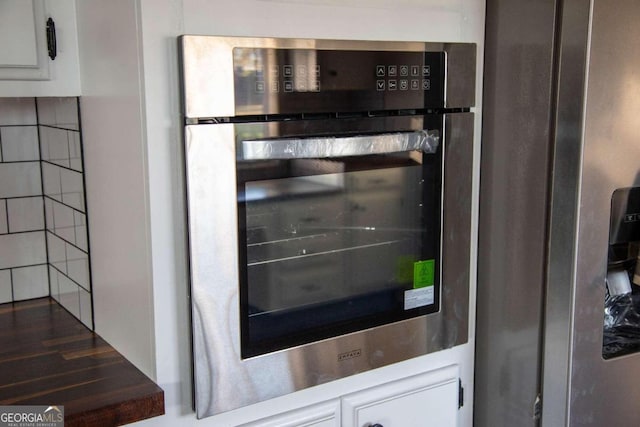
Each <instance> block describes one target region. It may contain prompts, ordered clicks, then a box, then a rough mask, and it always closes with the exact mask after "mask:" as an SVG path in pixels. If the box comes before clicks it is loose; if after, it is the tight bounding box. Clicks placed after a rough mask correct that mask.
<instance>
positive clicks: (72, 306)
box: [58, 274, 80, 319]
mask: <svg viewBox="0 0 640 427" xmlns="http://www.w3.org/2000/svg"><path fill="white" fill-rule="evenodd" d="M58 283H59V285H60V299H59V300H58V302H59V303H60V305H62V306H63V307H64V308H66V309H67V310H69V312H70V313H71V314H73V315H74V316H75V317H77V318H78V319H79V318H80V295H79V294H78V289H79V287H78V285H76V284H75V283H73V282H72V281H71V280H69V278H67V276H65V275H64V274H60V275H59V276H58Z"/></svg>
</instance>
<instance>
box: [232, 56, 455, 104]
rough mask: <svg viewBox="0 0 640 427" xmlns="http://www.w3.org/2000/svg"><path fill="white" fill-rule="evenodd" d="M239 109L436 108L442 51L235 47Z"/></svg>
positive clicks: (441, 83)
mask: <svg viewBox="0 0 640 427" xmlns="http://www.w3.org/2000/svg"><path fill="white" fill-rule="evenodd" d="M233 61H234V93H235V99H236V108H237V109H238V113H239V114H252V113H253V114H265V113H266V114H295V113H306V112H311V111H313V112H322V111H331V112H334V111H340V112H349V111H362V110H363V109H366V110H372V109H373V110H389V109H396V108H403V109H406V108H416V109H423V108H439V107H443V106H444V77H443V76H444V71H445V55H444V53H443V52H388V51H347V50H315V49H262V48H235V49H234V50H233Z"/></svg>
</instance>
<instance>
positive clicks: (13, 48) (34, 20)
mask: <svg viewBox="0 0 640 427" xmlns="http://www.w3.org/2000/svg"><path fill="white" fill-rule="evenodd" d="M49 18H51V19H52V21H53V22H54V23H55V40H56V42H55V45H56V55H55V59H51V58H50V57H49V51H48V48H47V21H48V20H49ZM80 95H81V93H80V59H79V49H78V28H77V19H76V2H75V0H0V97H33V96H80Z"/></svg>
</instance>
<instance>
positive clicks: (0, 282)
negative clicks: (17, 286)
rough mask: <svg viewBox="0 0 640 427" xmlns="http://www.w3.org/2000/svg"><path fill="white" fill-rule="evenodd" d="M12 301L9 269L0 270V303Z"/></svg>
mask: <svg viewBox="0 0 640 427" xmlns="http://www.w3.org/2000/svg"><path fill="white" fill-rule="evenodd" d="M11 301H13V293H12V292H11V271H10V270H0V304H4V303H5V302H11Z"/></svg>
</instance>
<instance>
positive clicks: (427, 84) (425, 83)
mask: <svg viewBox="0 0 640 427" xmlns="http://www.w3.org/2000/svg"><path fill="white" fill-rule="evenodd" d="M422 90H431V80H429V79H422Z"/></svg>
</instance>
